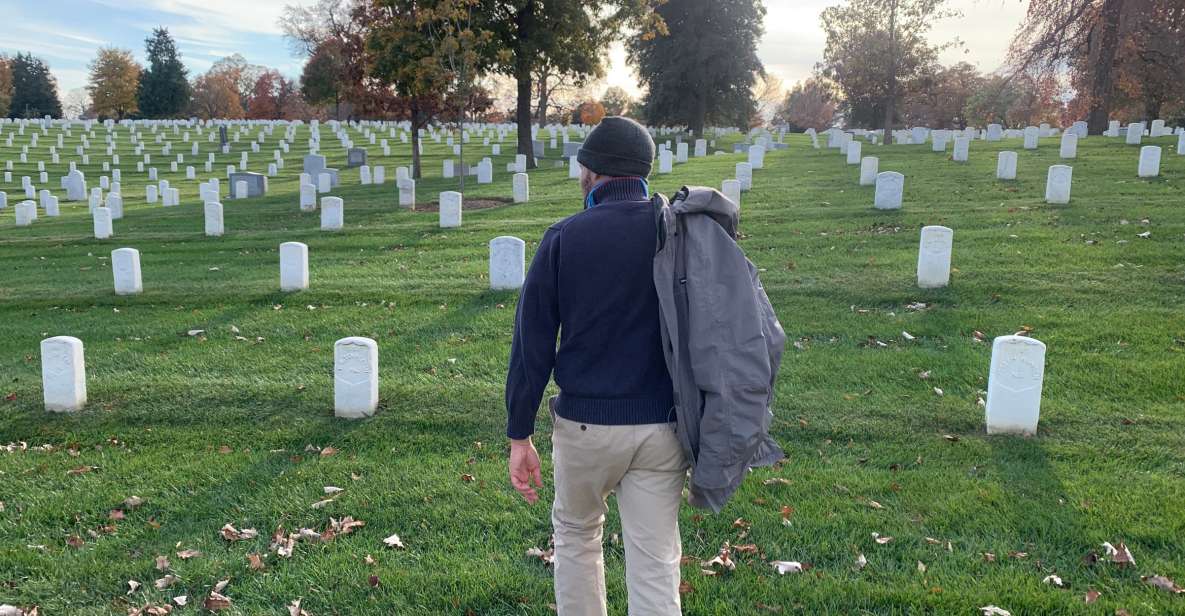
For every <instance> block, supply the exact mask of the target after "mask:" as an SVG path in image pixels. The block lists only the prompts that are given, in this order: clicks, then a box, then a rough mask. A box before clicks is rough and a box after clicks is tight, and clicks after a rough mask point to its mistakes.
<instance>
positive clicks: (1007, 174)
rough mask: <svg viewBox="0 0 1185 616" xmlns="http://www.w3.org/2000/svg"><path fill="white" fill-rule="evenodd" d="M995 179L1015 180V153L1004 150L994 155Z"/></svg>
mask: <svg viewBox="0 0 1185 616" xmlns="http://www.w3.org/2000/svg"><path fill="white" fill-rule="evenodd" d="M996 179H998V180H1015V179H1016V152H1012V151H1008V150H1005V151H1003V152H1000V153H999V154H997V155H996Z"/></svg>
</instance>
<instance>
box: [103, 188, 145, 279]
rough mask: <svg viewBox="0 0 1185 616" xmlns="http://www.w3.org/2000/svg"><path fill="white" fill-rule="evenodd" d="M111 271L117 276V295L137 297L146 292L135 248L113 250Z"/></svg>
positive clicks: (138, 254)
mask: <svg viewBox="0 0 1185 616" xmlns="http://www.w3.org/2000/svg"><path fill="white" fill-rule="evenodd" d="M99 209H106V208H99ZM96 211H98V210H96ZM111 270H112V272H113V274H114V276H115V294H116V295H136V294H137V293H140V292H141V291H143V290H144V285H143V283H142V282H141V279H140V251H139V250H136V249H135V248H117V249H115V250H112V251H111Z"/></svg>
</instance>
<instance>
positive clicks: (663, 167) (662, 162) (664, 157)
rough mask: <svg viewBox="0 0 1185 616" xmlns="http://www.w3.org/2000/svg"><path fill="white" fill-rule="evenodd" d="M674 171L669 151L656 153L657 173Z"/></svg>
mask: <svg viewBox="0 0 1185 616" xmlns="http://www.w3.org/2000/svg"><path fill="white" fill-rule="evenodd" d="M673 169H674V157H673V156H671V151H670V150H662V151H661V152H659V153H658V172H659V173H670V172H671V171H672V170H673Z"/></svg>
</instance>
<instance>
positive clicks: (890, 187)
mask: <svg viewBox="0 0 1185 616" xmlns="http://www.w3.org/2000/svg"><path fill="white" fill-rule="evenodd" d="M904 191H905V176H904V175H901V174H900V173H897V172H896V171H882V172H880V173H878V174H876V195H875V196H874V197H873V202H872V207H874V208H876V209H878V210H899V209H901V197H902V193H904Z"/></svg>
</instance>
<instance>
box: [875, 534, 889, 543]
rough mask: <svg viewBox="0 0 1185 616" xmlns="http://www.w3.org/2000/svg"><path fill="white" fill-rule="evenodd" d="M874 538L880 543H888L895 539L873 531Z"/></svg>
mask: <svg viewBox="0 0 1185 616" xmlns="http://www.w3.org/2000/svg"><path fill="white" fill-rule="evenodd" d="M872 538H873V539H875V540H876V542H877V543H879V544H880V545H885V544H886V543H889V542H890V541H892V540H893V538H892V537H889V536H886V535H881V534H880V533H872Z"/></svg>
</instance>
